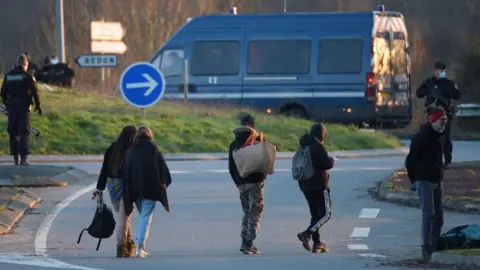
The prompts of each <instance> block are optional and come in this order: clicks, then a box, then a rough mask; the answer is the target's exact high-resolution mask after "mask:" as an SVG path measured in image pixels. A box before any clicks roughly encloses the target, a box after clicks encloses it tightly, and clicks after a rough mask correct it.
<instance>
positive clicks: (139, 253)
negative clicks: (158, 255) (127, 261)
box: [135, 246, 148, 258]
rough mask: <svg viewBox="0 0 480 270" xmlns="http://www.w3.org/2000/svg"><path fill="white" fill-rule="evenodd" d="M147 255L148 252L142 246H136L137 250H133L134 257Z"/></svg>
mask: <svg viewBox="0 0 480 270" xmlns="http://www.w3.org/2000/svg"><path fill="white" fill-rule="evenodd" d="M147 256H148V252H147V250H146V249H145V248H144V247H140V246H138V247H137V251H136V252H135V257H137V258H145V257H147Z"/></svg>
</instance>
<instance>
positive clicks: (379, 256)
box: [358, 253, 387, 258]
mask: <svg viewBox="0 0 480 270" xmlns="http://www.w3.org/2000/svg"><path fill="white" fill-rule="evenodd" d="M358 256H360V257H365V258H387V256H385V255H382V254H374V253H362V254H358Z"/></svg>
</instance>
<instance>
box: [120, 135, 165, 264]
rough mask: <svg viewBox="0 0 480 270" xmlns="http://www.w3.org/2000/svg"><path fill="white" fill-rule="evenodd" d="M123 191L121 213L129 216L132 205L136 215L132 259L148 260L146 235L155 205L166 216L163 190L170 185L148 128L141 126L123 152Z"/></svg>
mask: <svg viewBox="0 0 480 270" xmlns="http://www.w3.org/2000/svg"><path fill="white" fill-rule="evenodd" d="M124 177H125V182H124V183H125V187H124V190H123V196H124V197H123V202H124V206H125V213H126V214H127V215H130V214H131V213H132V211H133V205H134V204H135V206H136V207H137V210H138V213H139V215H140V220H139V223H138V231H137V250H136V252H135V256H136V257H139V258H144V257H146V256H148V251H147V249H146V248H145V244H146V242H147V239H148V233H149V231H150V224H151V222H152V218H153V213H154V210H155V204H156V202H157V201H158V202H160V203H161V204H162V205H163V207H164V208H165V210H166V211H167V212H170V207H169V204H168V197H167V188H168V186H169V185H170V184H171V183H172V178H171V175H170V170H169V169H168V166H167V163H166V162H165V159H164V158H163V155H162V153H161V152H160V150H159V149H158V147H157V146H156V145H155V144H154V142H153V135H152V131H151V130H150V128H148V127H147V126H141V127H139V128H138V131H137V136H136V139H135V143H134V144H133V146H132V147H131V148H130V149H129V150H128V151H127V155H126V158H125V165H124Z"/></svg>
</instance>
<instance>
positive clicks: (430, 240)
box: [416, 181, 443, 252]
mask: <svg viewBox="0 0 480 270" xmlns="http://www.w3.org/2000/svg"><path fill="white" fill-rule="evenodd" d="M416 185H417V190H418V196H419V198H420V207H421V209H422V242H423V248H424V249H425V250H426V251H428V252H433V251H435V249H436V247H437V245H438V239H439V238H440V234H441V232H442V226H443V184H442V183H439V184H436V183H430V182H427V181H418V182H416Z"/></svg>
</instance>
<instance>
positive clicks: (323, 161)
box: [298, 129, 335, 192]
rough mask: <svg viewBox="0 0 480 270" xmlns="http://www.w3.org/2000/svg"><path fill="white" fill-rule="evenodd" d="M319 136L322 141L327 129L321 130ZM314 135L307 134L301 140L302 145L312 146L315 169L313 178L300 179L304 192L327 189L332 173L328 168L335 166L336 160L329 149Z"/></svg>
mask: <svg viewBox="0 0 480 270" xmlns="http://www.w3.org/2000/svg"><path fill="white" fill-rule="evenodd" d="M321 132H322V134H319V136H315V137H317V138H318V139H319V140H320V141H322V140H323V138H325V136H326V130H325V129H324V130H322V131H321ZM315 137H314V136H313V135H310V134H305V135H303V136H302V137H301V138H300V140H299V143H300V147H306V146H309V147H310V156H311V158H312V165H313V168H314V170H315V173H314V175H313V176H312V178H311V179H308V180H305V181H298V185H299V186H300V189H301V190H302V191H303V192H307V191H313V190H325V189H329V188H330V175H329V174H328V170H330V169H331V168H333V165H334V164H335V160H334V159H333V158H332V157H330V156H329V155H328V152H327V150H326V149H325V147H324V146H323V144H321V143H319V142H318V141H317V140H316V139H315Z"/></svg>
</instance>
